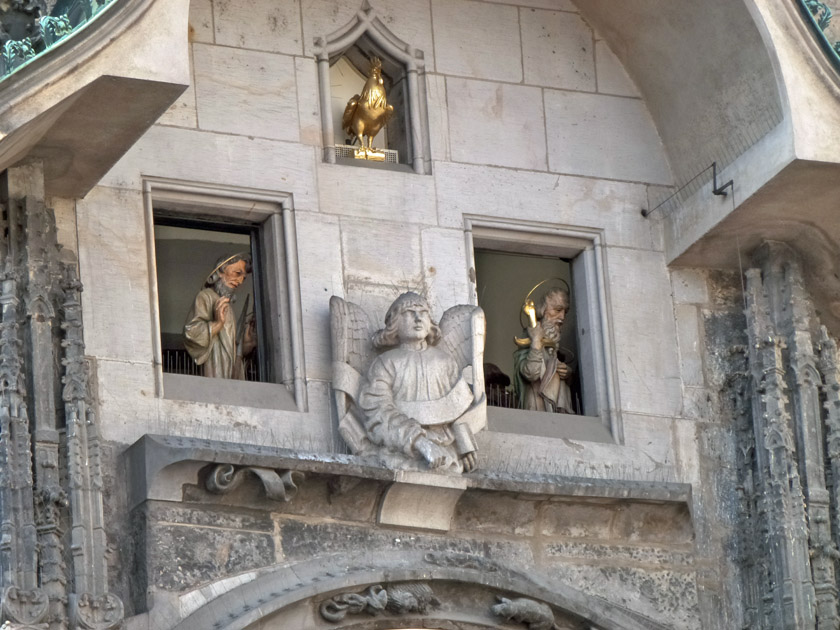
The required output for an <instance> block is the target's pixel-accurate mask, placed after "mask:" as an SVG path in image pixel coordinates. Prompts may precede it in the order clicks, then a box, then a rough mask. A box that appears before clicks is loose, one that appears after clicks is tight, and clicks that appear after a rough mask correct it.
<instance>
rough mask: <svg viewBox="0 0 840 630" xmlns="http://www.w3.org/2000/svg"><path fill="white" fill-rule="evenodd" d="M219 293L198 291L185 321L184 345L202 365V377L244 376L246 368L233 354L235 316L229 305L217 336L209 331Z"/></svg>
mask: <svg viewBox="0 0 840 630" xmlns="http://www.w3.org/2000/svg"><path fill="white" fill-rule="evenodd" d="M221 297H222V296H220V295H219V294H218V293H216V292H215V291H214V290H213V289H211V288H209V287H207V288H204V289H202V290H201V291H199V292H198V295H196V296H195V302H194V303H193V305H192V308H191V309H190V312H189V314H188V315H187V321H186V323H185V324H184V347H185V348H186V349H187V352H189V353H190V356H191V357H192V358H193V360H194V361H195V362H196V363H197V364H198V365H201V366H203V368H204V376H210V377H213V378H234V379H240V380H242V379H244V378H245V369H244V365H243V363H242V361H241V360H239V359H238V357H237V354H236V317H235V315H234V313H233V308H229V309H228V311H227V315H226V317H225V323H224V325H223V326H222V329H221V330H220V331H219V333H218V334H217V335H215V336H214V335H212V334H211V333H210V326H211V324H212V323H213V320H214V318H215V308H216V302H218V301H219V300H220V299H221Z"/></svg>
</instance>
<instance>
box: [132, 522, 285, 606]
mask: <svg viewBox="0 0 840 630" xmlns="http://www.w3.org/2000/svg"><path fill="white" fill-rule="evenodd" d="M147 537H148V538H147V545H148V547H147V550H146V554H147V562H148V563H149V569H148V572H149V578H150V581H151V583H152V584H153V585H154V586H156V587H157V588H162V589H166V590H174V591H181V590H184V589H187V588H190V587H193V586H197V585H199V584H201V583H203V582H208V581H211V580H214V579H217V578H220V577H224V576H226V575H230V574H232V573H239V572H241V571H245V570H247V569H253V568H258V567H264V566H267V565H270V564H273V563H274V560H275V554H274V537H273V536H272V535H271V534H267V533H264V532H258V531H249V530H246V529H226V528H220V527H198V526H182V525H173V524H151V525H150V530H149V532H148V534H147Z"/></svg>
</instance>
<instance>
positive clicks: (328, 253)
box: [296, 212, 344, 380]
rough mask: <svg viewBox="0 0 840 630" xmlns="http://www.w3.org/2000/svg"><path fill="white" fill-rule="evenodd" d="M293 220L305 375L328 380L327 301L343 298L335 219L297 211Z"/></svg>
mask: <svg viewBox="0 0 840 630" xmlns="http://www.w3.org/2000/svg"><path fill="white" fill-rule="evenodd" d="M296 218H297V235H298V261H299V264H300V293H301V308H302V315H303V339H304V351H305V356H306V371H307V376H308V377H309V378H321V379H327V380H329V379H330V378H331V376H330V375H331V373H332V372H331V366H332V347H331V346H330V309H329V301H330V296H333V295H338V296H342V295H344V279H343V275H342V267H341V236H340V232H339V224H338V220H337V219H336V218H335V217H331V216H328V215H322V214H320V213H315V212H297V213H296Z"/></svg>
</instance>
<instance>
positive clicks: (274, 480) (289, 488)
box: [204, 464, 304, 501]
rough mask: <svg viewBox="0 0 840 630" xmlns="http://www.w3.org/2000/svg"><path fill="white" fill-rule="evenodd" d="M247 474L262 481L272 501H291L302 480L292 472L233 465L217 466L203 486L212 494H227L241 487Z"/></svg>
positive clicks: (301, 477) (298, 473)
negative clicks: (251, 474)
mask: <svg viewBox="0 0 840 630" xmlns="http://www.w3.org/2000/svg"><path fill="white" fill-rule="evenodd" d="M249 472H250V473H253V474H254V475H256V476H257V477H258V478H259V479H260V481H262V483H263V486H264V487H265V494H266V496H267V497H268V498H269V499H272V500H274V501H291V500H292V499H293V498H295V495H296V494H297V492H298V486H299V485H300V484H301V483H303V479H304V474H303V473H301V472H296V471H293V470H284V471H281V472H278V471H276V470H273V469H271V468H261V467H259V466H244V467H241V466H240V467H237V466H234V465H233V464H219V465H217V466H214V467H213V469H212V470H211V471H210V474H209V475H208V476H207V480H206V481H205V484H204V485H205V487H206V488H207V490H209V491H210V492H212V493H214V494H227V493H228V492H232V491H233V490H235V489H236V488H238V487H239V486H240V485H242V482H243V481H244V480H245V477H246V475H247V473H249Z"/></svg>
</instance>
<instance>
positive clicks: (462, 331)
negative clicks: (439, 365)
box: [440, 304, 486, 399]
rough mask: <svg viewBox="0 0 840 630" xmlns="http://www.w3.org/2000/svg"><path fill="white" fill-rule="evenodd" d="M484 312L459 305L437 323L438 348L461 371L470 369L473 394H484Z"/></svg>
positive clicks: (476, 307)
mask: <svg viewBox="0 0 840 630" xmlns="http://www.w3.org/2000/svg"><path fill="white" fill-rule="evenodd" d="M485 329H486V326H485V323H484V311H483V310H481V307H480V306H471V305H469V304H459V305H458V306H453V307H452V308H450V309H448V310H447V311H446V312H445V313H444V314H443V317H441V319H440V331H441V334H442V338H441V344H443V347H444V348H445V349H446V350H447V351H448V352H449V354H451V355H452V356H453V357H454V358H455V361H456V362H457V363H458V367H459V368H461V369H462V370H463V369H464V368H465V367H466V366H468V365H471V366H472V369H473V393H474V395H475V397H476V399H478V398H480V396H481V395H482V394H483V393H484V336H485Z"/></svg>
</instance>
